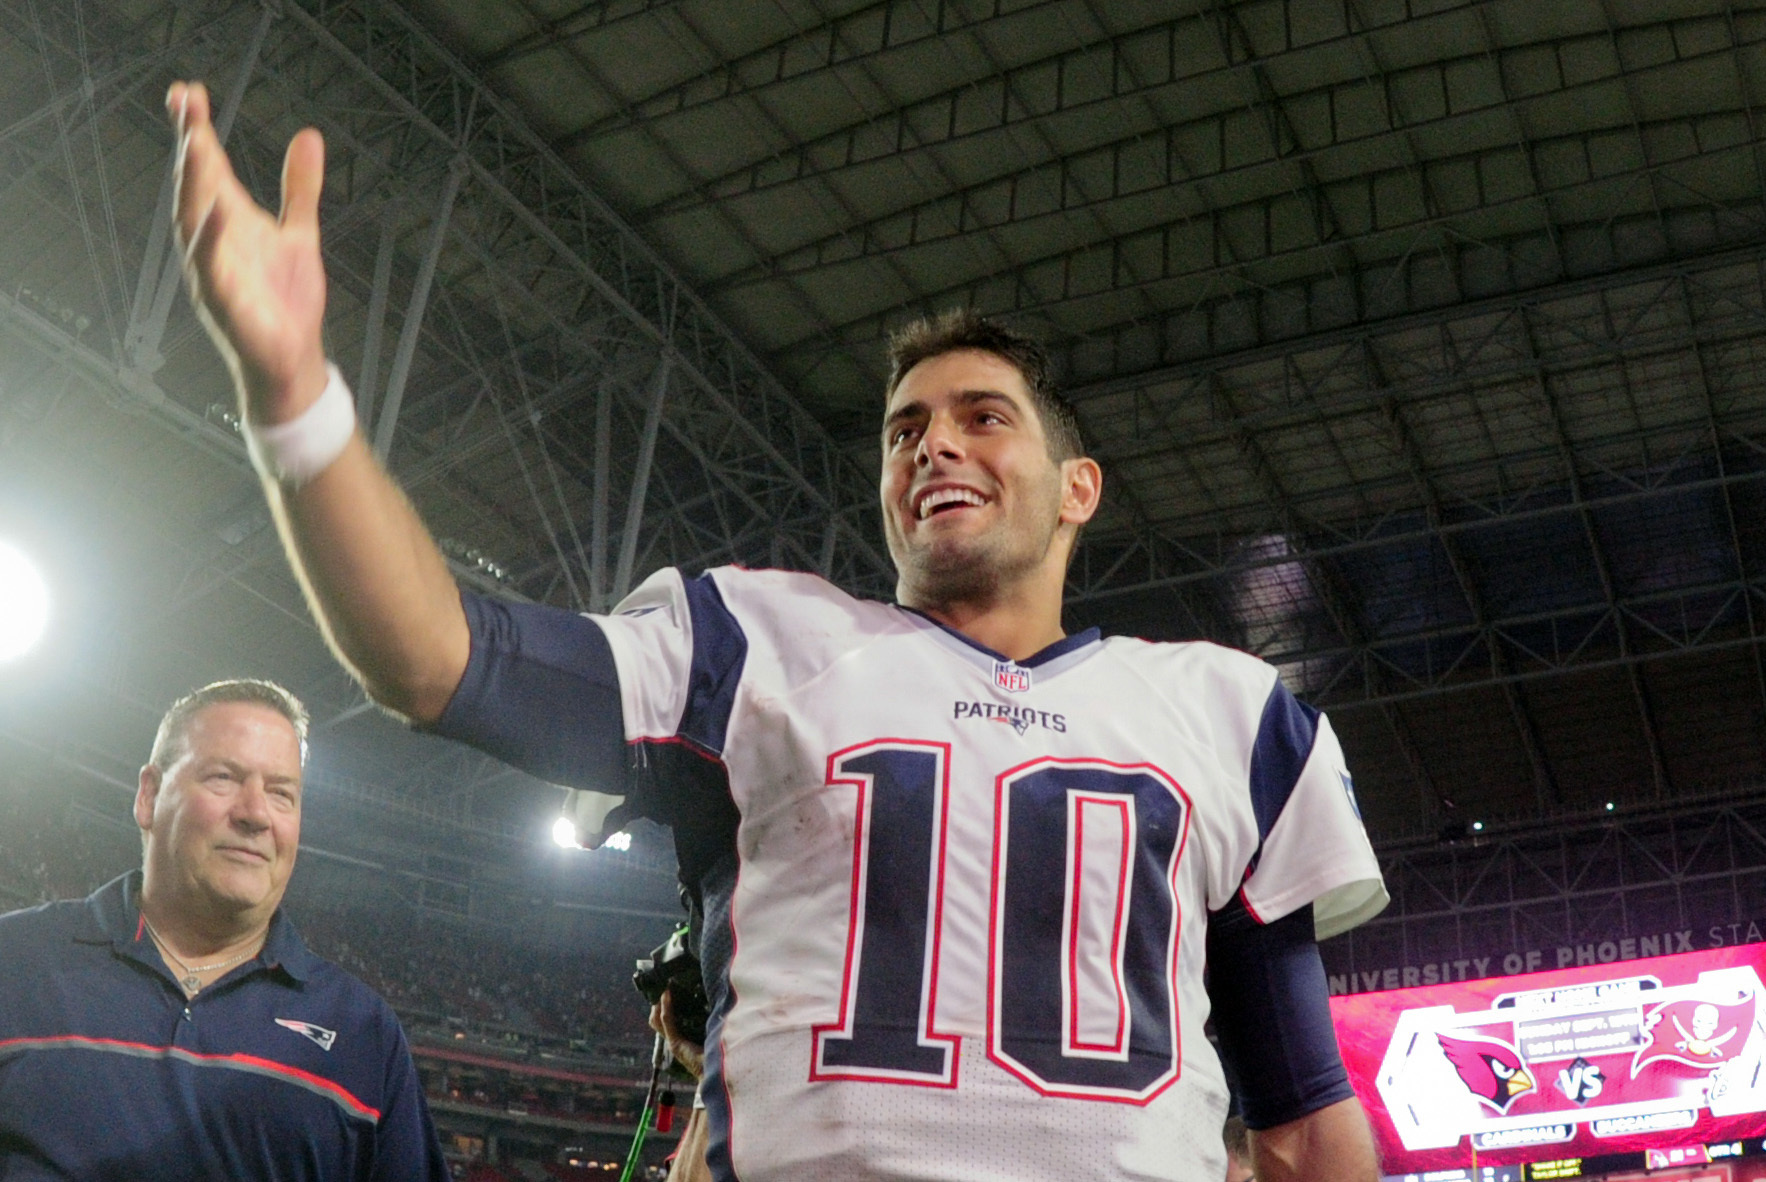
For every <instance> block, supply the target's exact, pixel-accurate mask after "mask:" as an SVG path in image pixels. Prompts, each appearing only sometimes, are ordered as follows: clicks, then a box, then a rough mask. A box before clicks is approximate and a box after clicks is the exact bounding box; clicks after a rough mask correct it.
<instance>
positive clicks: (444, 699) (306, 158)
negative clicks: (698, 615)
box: [166, 83, 470, 722]
mask: <svg viewBox="0 0 1766 1182" xmlns="http://www.w3.org/2000/svg"><path fill="white" fill-rule="evenodd" d="M166 103H167V108H168V110H169V112H170V114H171V116H172V119H173V121H174V122H175V123H176V125H177V128H178V170H177V174H178V194H177V204H176V226H177V231H178V240H179V244H180V246H181V247H182V248H183V251H184V274H185V278H186V280H187V282H188V283H189V286H190V293H191V298H192V300H193V301H194V302H195V304H196V310H197V314H198V316H199V317H200V318H201V320H202V322H203V324H204V325H205V326H206V327H207V328H208V330H209V335H210V336H211V337H212V338H213V339H214V342H215V345H216V347H217V348H219V350H220V352H221V356H222V358H223V359H224V360H225V361H226V362H227V366H228V368H229V369H230V370H231V371H232V374H233V379H234V384H235V386H236V387H237V390H238V393H239V399H240V407H241V412H242V414H243V416H244V418H245V420H246V421H247V422H248V423H250V424H254V425H257V426H275V425H278V424H284V423H288V422H290V421H292V420H294V419H296V418H297V417H299V416H300V415H301V414H302V413H303V412H305V411H306V410H307V409H308V408H309V407H311V406H312V405H313V403H314V402H316V401H317V400H318V398H319V395H320V392H321V391H322V390H323V389H324V388H325V385H326V379H327V374H326V367H325V353H324V342H323V339H322V335H321V324H322V321H323V319H324V313H325V271H324V265H323V262H322V261H321V259H320V255H319V190H320V186H321V184H322V181H323V178H324V164H325V148H324V142H323V141H322V140H321V139H320V137H319V133H318V132H316V131H313V130H312V129H310V128H309V129H307V130H304V131H302V132H301V133H300V134H299V135H297V136H295V137H294V140H293V141H292V142H291V143H290V144H289V146H288V155H287V158H286V159H285V161H284V163H283V170H282V211H281V215H280V217H272V216H271V215H270V214H269V213H268V212H267V211H266V210H264V209H262V208H260V207H259V206H258V205H257V203H256V202H255V201H253V200H252V197H251V195H250V194H249V193H247V192H246V190H245V187H244V186H243V185H241V184H240V183H239V180H238V178H237V177H236V176H235V175H234V173H233V168H232V165H231V164H230V163H229V161H228V159H227V154H226V152H225V151H224V150H223V149H222V147H221V143H220V140H219V138H218V137H217V136H216V134H215V129H214V126H213V124H212V123H211V122H210V114H209V96H208V92H207V90H206V89H205V88H203V87H202V86H201V85H200V84H195V85H186V84H184V83H177V84H175V85H173V87H172V88H171V90H170V92H169V93H168V94H167V97H166ZM265 487H266V492H267V494H268V496H269V501H270V509H271V512H272V514H273V515H274V517H275V519H276V524H277V528H278V530H279V531H280V533H281V535H282V540H283V544H284V546H285V548H286V549H287V551H288V556H289V561H290V562H291V563H292V565H293V566H294V569H295V573H296V574H297V575H298V576H299V578H300V580H301V584H302V586H303V587H304V588H305V590H306V595H307V601H308V603H309V604H311V606H312V609H313V613H314V615H315V616H316V617H317V618H318V620H319V625H320V628H321V629H322V630H323V632H324V634H325V637H326V639H327V640H328V641H329V642H330V644H331V647H332V649H333V651H335V652H336V654H337V656H338V658H339V659H340V660H341V661H342V662H343V663H344V664H345V665H346V666H347V667H349V669H350V670H351V671H352V672H353V673H354V674H355V675H356V676H357V678H358V679H360V680H361V682H362V684H363V686H364V687H365V688H366V689H367V691H368V693H369V694H370V695H371V696H372V697H373V698H374V699H375V700H376V701H378V702H381V703H382V704H384V705H386V706H389V707H391V708H392V709H394V710H397V711H399V712H400V713H402V714H405V715H407V716H409V717H410V718H412V719H415V720H417V721H420V722H432V721H434V720H435V719H437V718H438V717H440V715H441V713H442V710H443V708H444V707H446V705H447V703H448V700H449V698H450V696H451V695H452V694H453V692H454V689H455V687H456V686H457V685H458V684H459V682H460V678H461V675H462V673H463V672H464V671H465V668H466V663H467V658H468V655H469V651H470V640H469V636H468V632H467V624H466V616H465V613H464V611H463V610H462V608H461V604H460V596H459V592H458V590H457V589H456V588H455V586H454V581H453V577H452V576H451V575H450V574H449V572H448V568H447V563H446V562H445V561H444V560H443V558H442V556H441V553H440V551H439V550H437V548H436V546H435V543H434V541H433V540H432V539H431V538H430V536H429V533H428V531H427V530H426V529H425V528H424V526H423V523H422V522H421V521H420V520H418V517H417V514H416V512H415V511H414V510H413V509H412V508H411V505H410V503H409V502H408V501H407V500H406V499H405V496H404V494H403V493H402V492H400V490H399V489H398V487H397V486H396V485H395V484H394V483H393V482H392V480H391V478H390V477H389V476H388V475H387V474H386V472H385V471H384V469H382V468H381V466H380V464H379V462H378V461H377V460H376V459H375V458H374V456H373V454H372V453H371V452H370V451H369V449H368V446H367V444H366V442H365V441H364V440H363V438H362V436H361V433H360V432H359V431H357V432H355V433H354V434H353V436H352V437H351V438H350V440H349V442H348V444H347V445H346V446H345V448H344V450H343V452H342V454H341V455H339V456H338V457H337V458H336V459H335V460H334V461H332V462H331V463H330V465H329V466H327V467H325V468H324V470H323V471H321V472H320V473H319V474H318V475H317V476H315V477H314V478H313V479H311V480H310V481H309V482H307V483H305V484H303V485H302V486H301V487H300V488H299V489H298V490H292V489H289V488H286V487H284V486H282V485H281V484H279V483H277V482H275V481H273V480H270V479H266V480H265Z"/></svg>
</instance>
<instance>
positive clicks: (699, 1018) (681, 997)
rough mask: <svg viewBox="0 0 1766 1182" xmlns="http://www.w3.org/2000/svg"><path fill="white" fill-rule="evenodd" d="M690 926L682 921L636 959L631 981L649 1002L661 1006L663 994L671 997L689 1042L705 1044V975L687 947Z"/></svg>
mask: <svg viewBox="0 0 1766 1182" xmlns="http://www.w3.org/2000/svg"><path fill="white" fill-rule="evenodd" d="M688 932H689V928H688V927H687V926H686V925H685V924H683V925H682V926H681V927H680V928H679V929H677V930H676V931H675V933H674V935H672V936H670V937H669V938H668V939H666V940H664V941H663V942H662V943H661V944H660V945H658V946H657V947H656V948H654V949H652V950H651V952H650V955H649V956H647V957H645V958H644V959H642V960H640V961H638V968H637V971H636V972H634V973H633V974H632V984H633V985H635V986H637V989H638V992H639V993H641V994H643V995H644V997H645V998H646V999H647V1000H648V1001H649V1002H650V1004H651V1005H661V1004H662V995H663V993H665V992H666V993H668V994H670V995H671V996H672V997H673V999H674V1018H675V1025H676V1026H677V1027H678V1028H679V1029H680V1032H681V1036H682V1037H683V1038H686V1039H687V1040H688V1041H689V1042H696V1043H698V1044H700V1045H701V1046H704V1045H705V1023H706V1020H707V1019H708V1018H709V1017H710V1016H711V1005H710V1002H709V1001H708V1000H707V998H706V996H705V977H704V975H703V974H702V973H700V971H699V958H698V957H697V956H694V955H693V950H692V948H691V947H689V946H688Z"/></svg>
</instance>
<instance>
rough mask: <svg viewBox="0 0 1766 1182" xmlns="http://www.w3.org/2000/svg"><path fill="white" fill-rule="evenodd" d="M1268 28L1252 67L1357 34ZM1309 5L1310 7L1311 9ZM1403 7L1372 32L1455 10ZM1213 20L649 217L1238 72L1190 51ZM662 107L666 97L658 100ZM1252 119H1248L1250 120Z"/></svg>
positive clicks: (715, 180) (1165, 25)
mask: <svg viewBox="0 0 1766 1182" xmlns="http://www.w3.org/2000/svg"><path fill="white" fill-rule="evenodd" d="M1276 7H1278V8H1280V9H1281V16H1280V17H1279V19H1278V21H1276V22H1270V23H1271V25H1272V26H1278V27H1280V28H1282V29H1284V30H1287V32H1288V35H1287V37H1286V38H1285V41H1284V44H1282V45H1280V46H1273V47H1271V48H1270V49H1268V50H1266V51H1265V52H1264V53H1263V54H1262V57H1261V58H1260V60H1263V61H1268V60H1271V59H1279V58H1281V57H1282V56H1284V55H1286V54H1289V53H1297V52H1304V51H1307V50H1316V49H1317V48H1319V47H1320V46H1322V45H1327V44H1329V42H1330V41H1331V40H1339V39H1340V40H1344V41H1353V40H1356V39H1359V38H1360V37H1362V36H1364V35H1365V33H1366V31H1367V30H1366V29H1363V28H1357V29H1355V30H1354V31H1349V30H1348V29H1345V30H1344V31H1343V32H1341V33H1339V34H1338V35H1337V36H1336V37H1333V38H1326V39H1324V40H1319V41H1311V42H1309V43H1307V44H1305V45H1300V44H1297V43H1295V41H1294V40H1293V37H1292V30H1293V29H1294V28H1295V27H1296V26H1295V22H1294V21H1293V20H1292V19H1290V18H1289V17H1288V15H1287V14H1288V11H1289V10H1291V9H1294V8H1305V7H1308V5H1306V4H1305V3H1304V0H1284V2H1283V3H1281V4H1279V5H1278V6H1276ZM1311 7H1313V8H1316V7H1317V6H1316V5H1312V6H1311ZM1411 7H1412V6H1411V5H1409V4H1405V5H1403V6H1402V7H1399V6H1394V7H1392V8H1390V9H1387V10H1385V11H1384V12H1383V14H1382V16H1383V17H1385V18H1387V19H1382V20H1380V21H1378V24H1377V25H1376V26H1374V27H1379V26H1383V25H1386V24H1397V23H1400V22H1407V21H1408V22H1417V21H1421V22H1429V21H1432V20H1440V19H1444V18H1445V17H1446V16H1447V15H1448V14H1451V13H1452V12H1453V11H1454V9H1455V8H1463V7H1465V5H1464V4H1458V5H1452V4H1450V5H1446V6H1442V7H1441V8H1438V9H1435V10H1433V11H1431V13H1429V14H1427V15H1418V16H1411V15H1409V13H1408V11H1407V10H1408V9H1410V8H1411ZM1223 19H1227V20H1229V21H1230V19H1231V18H1230V16H1227V17H1223V15H1222V14H1221V13H1219V12H1217V11H1214V10H1212V9H1211V10H1209V11H1202V12H1192V13H1187V14H1185V15H1184V16H1182V17H1178V18H1175V19H1172V20H1168V21H1162V22H1158V23H1155V24H1149V25H1147V26H1145V27H1143V28H1140V29H1136V30H1134V31H1132V32H1127V33H1123V34H1120V35H1118V36H1113V37H1108V38H1101V39H1099V40H1098V41H1096V42H1093V43H1090V44H1085V45H1081V46H1078V47H1069V48H1064V49H1062V50H1061V51H1059V52H1057V53H1054V54H1051V55H1049V56H1047V57H1043V58H1039V59H1036V60H1034V61H1030V62H1025V63H1023V64H1020V65H1016V66H1013V67H1011V68H1009V69H1005V70H1002V71H1000V72H999V73H997V74H995V75H994V76H992V77H987V78H978V79H971V80H968V81H965V82H964V83H962V84H961V85H959V86H953V87H950V88H948V89H946V90H941V91H939V92H937V93H935V94H932V95H928V96H926V97H924V98H920V99H917V100H915V101H913V102H911V103H908V104H906V105H904V106H902V107H900V108H899V109H896V110H891V111H887V112H884V113H882V114H880V115H876V116H873V117H871V118H868V119H865V120H864V121H862V122H859V123H855V124H853V125H851V126H848V127H842V128H839V129H836V130H834V131H831V132H828V133H826V134H824V135H821V136H818V137H816V138H815V139H812V140H809V141H806V142H804V143H801V144H795V145H792V146H791V147H789V148H788V149H786V150H785V151H782V152H779V153H776V154H773V155H771V156H769V157H768V159H767V160H766V161H764V162H761V163H756V164H751V165H744V166H743V167H741V168H737V169H732V170H731V171H729V172H727V173H725V174H723V175H721V176H717V177H712V178H709V179H707V180H705V181H704V182H702V183H700V184H698V185H696V186H694V188H693V189H691V190H690V191H689V192H687V193H684V194H682V195H681V196H678V197H676V198H673V199H672V200H670V201H668V202H664V203H662V204H660V205H658V206H657V208H656V209H655V211H654V213H655V215H656V216H666V215H668V214H672V213H678V212H681V211H684V210H689V209H694V208H697V207H699V206H702V205H705V204H708V203H711V202H715V201H726V200H729V199H731V198H734V197H740V196H743V195H746V194H749V193H754V192H759V191H762V190H765V189H770V188H776V187H779V186H782V185H788V184H795V183H797V182H800V181H802V180H805V179H807V178H810V177H815V176H823V175H827V174H829V173H833V172H838V171H842V170H845V169H849V168H855V167H860V166H862V165H865V164H869V163H872V162H875V161H878V160H883V159H888V158H890V157H894V156H898V155H900V154H902V153H904V152H914V151H923V150H925V149H927V148H931V147H935V146H938V145H942V144H949V143H952V142H956V141H960V140H963V139H967V138H970V137H973V136H981V135H986V134H989V133H992V132H997V131H1000V130H1002V129H1004V128H1009V127H1012V126H1014V125H1017V124H1021V123H1026V122H1030V121H1032V120H1038V119H1046V118H1048V117H1050V116H1054V115H1063V114H1067V113H1070V112H1073V111H1076V110H1081V109H1084V108H1087V107H1092V106H1095V105H1099V104H1104V103H1116V102H1119V101H1120V100H1122V99H1124V98H1129V97H1134V96H1137V95H1140V94H1143V93H1147V92H1152V91H1156V90H1159V89H1162V88H1166V87H1171V86H1175V85H1178V84H1180V83H1184V82H1187V81H1190V80H1193V79H1208V78H1212V77H1215V76H1218V75H1222V74H1225V75H1233V74H1239V73H1248V72H1250V71H1251V70H1252V68H1253V66H1252V63H1251V62H1250V61H1249V60H1248V59H1246V58H1245V57H1243V56H1240V55H1238V54H1236V53H1235V54H1234V55H1233V58H1231V59H1229V60H1227V61H1224V62H1223V61H1222V60H1221V57H1220V56H1217V55H1216V54H1214V53H1207V52H1198V51H1197V50H1196V48H1195V47H1196V45H1197V44H1198V43H1200V44H1207V45H1210V46H1216V47H1218V38H1219V36H1220V32H1221V25H1220V23H1221V21H1222V20H1223ZM663 97H664V99H665V101H666V96H663ZM1253 118H1255V116H1254V117H1253Z"/></svg>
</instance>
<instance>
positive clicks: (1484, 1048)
mask: <svg viewBox="0 0 1766 1182" xmlns="http://www.w3.org/2000/svg"><path fill="white" fill-rule="evenodd" d="M1435 1037H1436V1038H1438V1039H1440V1040H1441V1050H1442V1051H1443V1052H1444V1053H1445V1054H1446V1055H1447V1061H1448V1062H1449V1063H1451V1064H1453V1069H1454V1070H1455V1071H1457V1072H1459V1077H1460V1079H1462V1080H1464V1081H1465V1085H1466V1087H1468V1088H1470V1089H1471V1092H1472V1095H1474V1096H1476V1097H1478V1099H1480V1100H1482V1101H1483V1102H1484V1103H1486V1104H1488V1105H1489V1106H1490V1107H1491V1108H1494V1109H1495V1110H1496V1111H1497V1112H1503V1113H1506V1112H1507V1111H1508V1106H1509V1105H1510V1104H1513V1103H1514V1102H1515V1101H1516V1100H1517V1099H1519V1098H1520V1097H1522V1096H1524V1095H1526V1094H1527V1093H1528V1092H1531V1091H1532V1090H1533V1089H1534V1088H1535V1087H1537V1086H1538V1085H1537V1084H1535V1083H1534V1082H1533V1076H1532V1075H1531V1074H1530V1073H1529V1072H1528V1071H1527V1067H1526V1065H1525V1064H1524V1063H1522V1062H1521V1056H1520V1054H1519V1052H1517V1051H1516V1050H1515V1048H1513V1047H1511V1046H1509V1045H1508V1044H1507V1043H1505V1042H1500V1041H1498V1040H1497V1039H1494V1038H1454V1037H1453V1036H1452V1035H1449V1034H1437V1035H1436V1036H1435Z"/></svg>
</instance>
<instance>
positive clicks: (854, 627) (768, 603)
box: [708, 566, 912, 684]
mask: <svg viewBox="0 0 1766 1182" xmlns="http://www.w3.org/2000/svg"><path fill="white" fill-rule="evenodd" d="M708 573H709V575H710V577H711V579H712V581H713V583H714V584H715V585H716V587H717V589H718V594H719V596H720V597H721V598H722V599H723V602H724V606H725V607H726V608H727V609H728V610H729V612H730V615H731V616H732V617H733V618H734V619H735V621H736V623H737V624H738V626H739V627H740V628H741V629H742V633H743V635H744V636H745V637H746V638H747V642H748V653H749V661H750V663H751V664H752V665H753V666H754V667H755V670H756V671H757V672H758V671H761V670H768V671H770V672H772V673H773V674H775V675H777V676H780V677H782V678H783V679H784V681H785V683H786V684H801V683H802V682H803V681H806V680H808V679H809V678H811V677H814V676H815V675H816V674H818V673H820V672H821V671H822V670H823V669H825V668H827V666H828V665H829V664H830V663H831V662H832V661H834V660H836V659H838V658H839V657H841V656H844V655H845V654H847V653H850V652H852V651H853V650H854V649H855V648H857V647H859V646H862V645H863V644H865V643H867V642H868V641H870V640H873V639H876V638H878V637H882V636H890V635H895V634H898V633H902V632H907V631H911V630H912V625H911V624H909V623H908V622H907V621H906V620H905V619H904V618H903V617H902V613H901V612H900V611H899V610H897V609H896V608H894V607H891V606H890V605H889V604H885V603H878V602H876V601H875V600H870V599H859V598H857V597H856V596H853V595H849V594H847V593H846V592H845V591H842V590H841V589H840V588H839V587H836V586H835V585H834V584H833V583H830V582H829V581H828V580H826V579H824V578H822V577H821V576H819V575H812V574H805V573H803V572H801V571H784V570H745V569H743V568H741V567H733V566H724V567H718V568H716V569H715V570H712V571H710V572H708Z"/></svg>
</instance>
